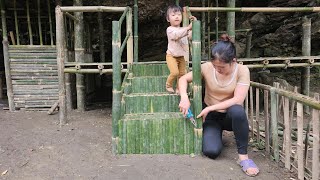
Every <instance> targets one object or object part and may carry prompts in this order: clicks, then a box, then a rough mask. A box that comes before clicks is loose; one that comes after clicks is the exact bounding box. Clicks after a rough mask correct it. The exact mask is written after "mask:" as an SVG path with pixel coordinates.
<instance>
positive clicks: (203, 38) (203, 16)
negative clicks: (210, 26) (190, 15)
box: [201, 0, 209, 56]
mask: <svg viewBox="0 0 320 180" xmlns="http://www.w3.org/2000/svg"><path fill="white" fill-rule="evenodd" d="M201 2H202V7H205V6H206V0H201ZM201 19H202V21H201V22H202V24H201V26H202V27H201V44H202V48H201V54H202V55H203V56H204V55H205V51H206V48H205V47H206V12H201ZM208 35H209V34H208Z"/></svg>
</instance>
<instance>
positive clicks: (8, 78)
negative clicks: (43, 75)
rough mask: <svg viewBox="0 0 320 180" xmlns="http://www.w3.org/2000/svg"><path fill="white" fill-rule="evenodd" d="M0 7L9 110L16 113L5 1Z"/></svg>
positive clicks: (0, 3) (1, 1)
mask: <svg viewBox="0 0 320 180" xmlns="http://www.w3.org/2000/svg"><path fill="white" fill-rule="evenodd" d="M0 5H1V24H2V39H3V41H2V44H3V60H4V68H5V75H6V84H7V96H8V104H9V110H10V111H14V110H15V105H14V100H13V88H12V79H11V72H10V61H9V42H8V36H7V22H6V12H5V7H4V2H3V0H0Z"/></svg>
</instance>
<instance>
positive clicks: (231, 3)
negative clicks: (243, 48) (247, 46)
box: [227, 0, 236, 41]
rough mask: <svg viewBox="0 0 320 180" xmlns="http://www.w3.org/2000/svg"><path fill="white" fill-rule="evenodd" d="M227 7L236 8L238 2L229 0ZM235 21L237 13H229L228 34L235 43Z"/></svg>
mask: <svg viewBox="0 0 320 180" xmlns="http://www.w3.org/2000/svg"><path fill="white" fill-rule="evenodd" d="M227 6H228V7H229V8H234V7H235V6H236V0H228V1H227ZM235 19H236V13H235V12H227V33H228V35H229V36H230V38H232V39H233V40H234V41H235V40H236V39H235V36H236V34H235Z"/></svg>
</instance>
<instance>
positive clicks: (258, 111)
mask: <svg viewBox="0 0 320 180" xmlns="http://www.w3.org/2000/svg"><path fill="white" fill-rule="evenodd" d="M259 99H260V98H259V88H256V124H257V141H258V143H259V142H260V128H259V127H260V126H259V118H260V109H259V106H260V103H259Z"/></svg>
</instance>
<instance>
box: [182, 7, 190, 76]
mask: <svg viewBox="0 0 320 180" xmlns="http://www.w3.org/2000/svg"><path fill="white" fill-rule="evenodd" d="M182 17H183V18H182V26H183V27H186V26H188V25H189V15H188V12H187V8H186V7H183V12H182ZM189 45H190V44H189V41H187V44H186V47H187V48H186V49H187V53H186V55H185V56H184V60H185V61H186V70H187V72H188V70H189V62H190V57H189V54H190V51H189V49H190V48H189Z"/></svg>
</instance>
